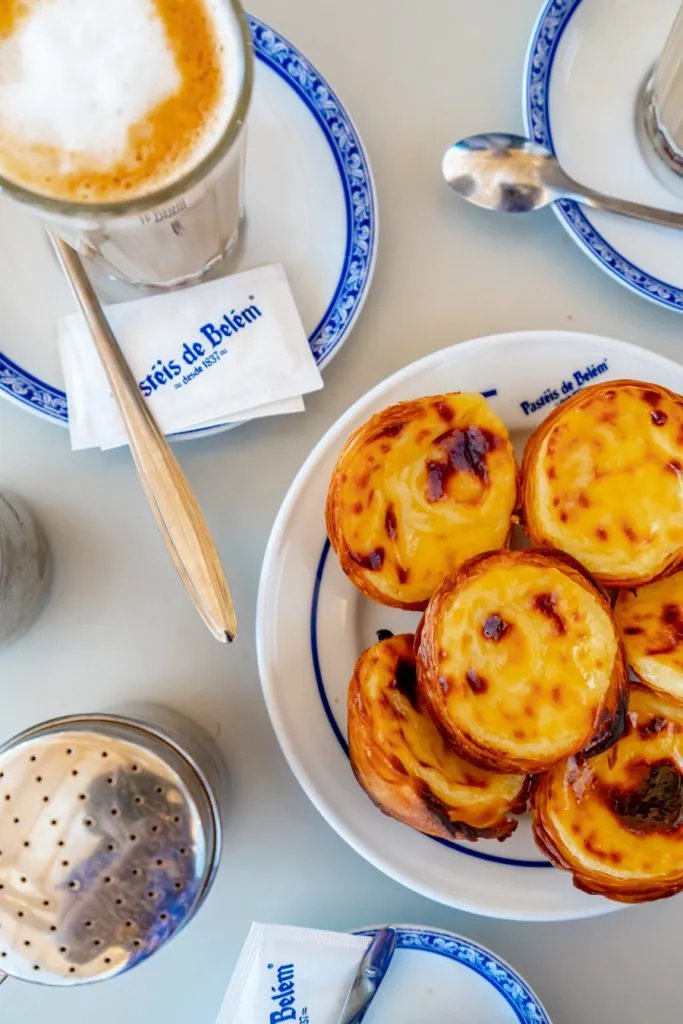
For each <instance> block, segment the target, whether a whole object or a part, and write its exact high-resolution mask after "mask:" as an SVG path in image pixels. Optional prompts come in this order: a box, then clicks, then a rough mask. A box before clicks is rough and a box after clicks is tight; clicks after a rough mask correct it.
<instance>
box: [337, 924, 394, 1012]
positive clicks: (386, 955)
mask: <svg viewBox="0 0 683 1024" xmlns="http://www.w3.org/2000/svg"><path fill="white" fill-rule="evenodd" d="M396 941H397V935H396V932H395V931H394V929H393V928H380V929H379V930H378V931H377V932H376V934H375V937H374V939H373V940H372V942H371V943H370V945H369V946H368V949H367V951H366V953H365V956H364V957H363V959H362V960H361V962H360V966H359V968H358V973H357V974H356V977H355V978H354V982H353V985H352V986H351V991H350V992H349V994H348V996H347V997H346V1002H345V1003H344V1009H343V1010H342V1012H341V1017H340V1018H339V1024H360V1022H361V1021H362V1020H363V1018H364V1017H365V1014H366V1013H367V1011H368V1007H369V1006H370V1003H371V1002H372V1000H373V999H374V998H375V996H376V995H377V989H378V988H379V986H380V985H381V983H382V979H383V978H384V975H385V974H386V973H387V969H388V967H389V964H390V963H391V958H392V957H393V955H394V950H395V949H396Z"/></svg>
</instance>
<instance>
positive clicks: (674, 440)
mask: <svg viewBox="0 0 683 1024" xmlns="http://www.w3.org/2000/svg"><path fill="white" fill-rule="evenodd" d="M522 500H523V507H524V519H525V523H526V528H527V531H528V533H529V536H530V537H531V539H532V541H533V543H535V544H551V545H553V546H554V547H557V548H559V549H561V550H562V551H566V552H567V553H568V554H570V555H572V556H573V557H574V558H576V559H578V560H579V561H580V562H581V563H582V564H583V565H585V566H586V568H587V569H588V570H589V571H590V572H591V573H593V574H594V575H595V576H596V578H597V579H599V580H601V582H603V583H604V584H605V585H606V586H610V585H612V586H635V585H638V584H639V583H643V582H649V581H651V580H653V579H655V578H657V577H658V576H661V575H662V574H664V573H668V572H672V571H674V570H675V568H676V567H677V566H678V564H680V562H681V560H682V559H683V399H681V397H680V396H679V395H675V394H674V393H673V392H670V391H668V390H667V389H666V388H663V387H660V386H659V385H655V384H645V383H640V382H638V381H611V382H608V383H605V384H599V385H596V386H594V387H591V388H587V389H586V390H585V391H582V392H581V393H579V394H578V395H576V396H575V397H574V398H572V399H570V400H569V401H568V402H566V403H565V404H564V405H562V406H560V407H559V408H558V409H557V410H556V411H555V412H554V413H552V414H551V416H549V417H548V419H547V420H546V421H545V422H544V423H542V424H541V426H540V427H539V428H538V429H537V431H536V432H535V433H534V435H532V437H531V439H530V440H529V443H528V445H527V449H526V451H525V454H524V460H523V464H522Z"/></svg>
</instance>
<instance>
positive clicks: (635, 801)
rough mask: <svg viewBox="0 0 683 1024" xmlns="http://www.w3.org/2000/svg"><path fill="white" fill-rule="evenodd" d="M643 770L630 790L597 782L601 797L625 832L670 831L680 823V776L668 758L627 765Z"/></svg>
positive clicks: (682, 797)
mask: <svg viewBox="0 0 683 1024" xmlns="http://www.w3.org/2000/svg"><path fill="white" fill-rule="evenodd" d="M638 767H641V768H642V769H645V770H644V771H643V772H642V774H641V778H640V779H639V780H638V783H637V785H636V787H635V788H634V789H623V788H622V787H620V786H608V785H605V784H604V783H602V784H598V785H599V790H600V792H601V795H602V798H603V800H604V802H605V804H606V805H607V807H609V809H610V810H611V811H612V813H613V814H615V815H616V816H617V818H619V820H620V822H621V824H622V825H623V827H624V828H625V829H627V830H628V831H629V832H635V833H637V834H640V835H644V834H645V835H646V834H648V833H651V832H671V831H672V830H673V829H674V828H676V827H677V826H678V825H679V824H680V822H681V811H683V778H682V777H681V775H680V774H679V772H678V771H677V769H676V767H675V765H673V764H672V763H671V762H670V761H658V762H656V763H655V764H651V765H648V764H643V765H642V766H638V765H631V768H632V769H637V768H638Z"/></svg>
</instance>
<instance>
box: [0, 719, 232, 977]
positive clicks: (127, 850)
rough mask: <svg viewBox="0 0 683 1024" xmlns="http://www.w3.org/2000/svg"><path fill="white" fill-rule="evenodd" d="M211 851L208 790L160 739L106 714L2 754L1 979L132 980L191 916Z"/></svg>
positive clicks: (33, 735) (214, 832) (216, 832)
mask: <svg viewBox="0 0 683 1024" xmlns="http://www.w3.org/2000/svg"><path fill="white" fill-rule="evenodd" d="M219 850H220V821H219V818H218V812H217V808H216V804H215V798H214V796H213V793H212V791H211V789H210V787H209V786H208V784H207V782H206V779H205V778H204V777H203V775H202V773H201V771H200V770H199V769H198V767H197V766H196V764H194V763H193V762H191V761H190V760H189V759H188V757H187V756H186V755H184V752H183V751H182V749H181V748H179V747H178V745H177V744H175V743H173V742H172V741H170V740H168V738H167V737H164V736H163V735H160V734H159V733H158V732H155V731H154V730H149V729H147V728H146V727H145V726H144V725H143V724H142V723H136V722H133V721H130V720H126V719H122V718H118V717H115V716H105V715H103V716H99V715H97V716H94V715H87V716H80V717H78V718H68V719H58V720H55V721H53V722H48V723H45V724H44V725H42V726H37V727H35V728H34V729H31V730H29V731H27V732H25V733H22V734H21V735H20V736H18V737H16V738H15V739H14V740H12V741H10V743H8V744H6V745H5V746H4V747H1V748H0V971H3V972H5V973H7V974H8V975H12V976H14V977H18V978H22V979H24V980H27V981H33V982H40V983H43V984H51V985H72V984H78V983H84V982H90V981H96V980H100V979H102V978H105V977H109V976H112V975H115V974H119V973H121V972H122V971H124V970H127V969H128V968H129V967H132V966H133V965H134V964H136V963H138V962H140V961H141V960H144V959H145V958H146V957H148V956H149V955H150V954H151V953H153V952H154V951H155V950H156V949H158V948H159V947H160V946H161V945H163V943H165V942H166V941H167V940H168V939H169V938H170V937H171V936H172V935H173V934H174V933H175V932H176V931H177V930H178V929H179V928H180V927H182V925H183V924H184V923H185V922H186V921H187V920H188V919H189V917H191V916H192V914H193V913H194V911H195V910H196V908H197V906H198V904H199V903H200V902H201V901H202V899H203V897H204V895H205V893H206V891H207V889H208V886H209V884H210V882H211V880H212V878H213V874H214V871H215V868H216V865H217V860H218V856H219Z"/></svg>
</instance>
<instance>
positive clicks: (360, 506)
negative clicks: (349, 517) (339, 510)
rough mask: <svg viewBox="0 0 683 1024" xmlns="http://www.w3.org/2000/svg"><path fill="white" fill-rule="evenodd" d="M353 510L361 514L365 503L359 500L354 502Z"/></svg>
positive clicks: (356, 513)
mask: <svg viewBox="0 0 683 1024" xmlns="http://www.w3.org/2000/svg"><path fill="white" fill-rule="evenodd" d="M353 511H354V513H355V515H357V516H359V515H360V514H361V512H362V511H363V503H362V502H360V501H357V502H356V503H355V504H354V506H353Z"/></svg>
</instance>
